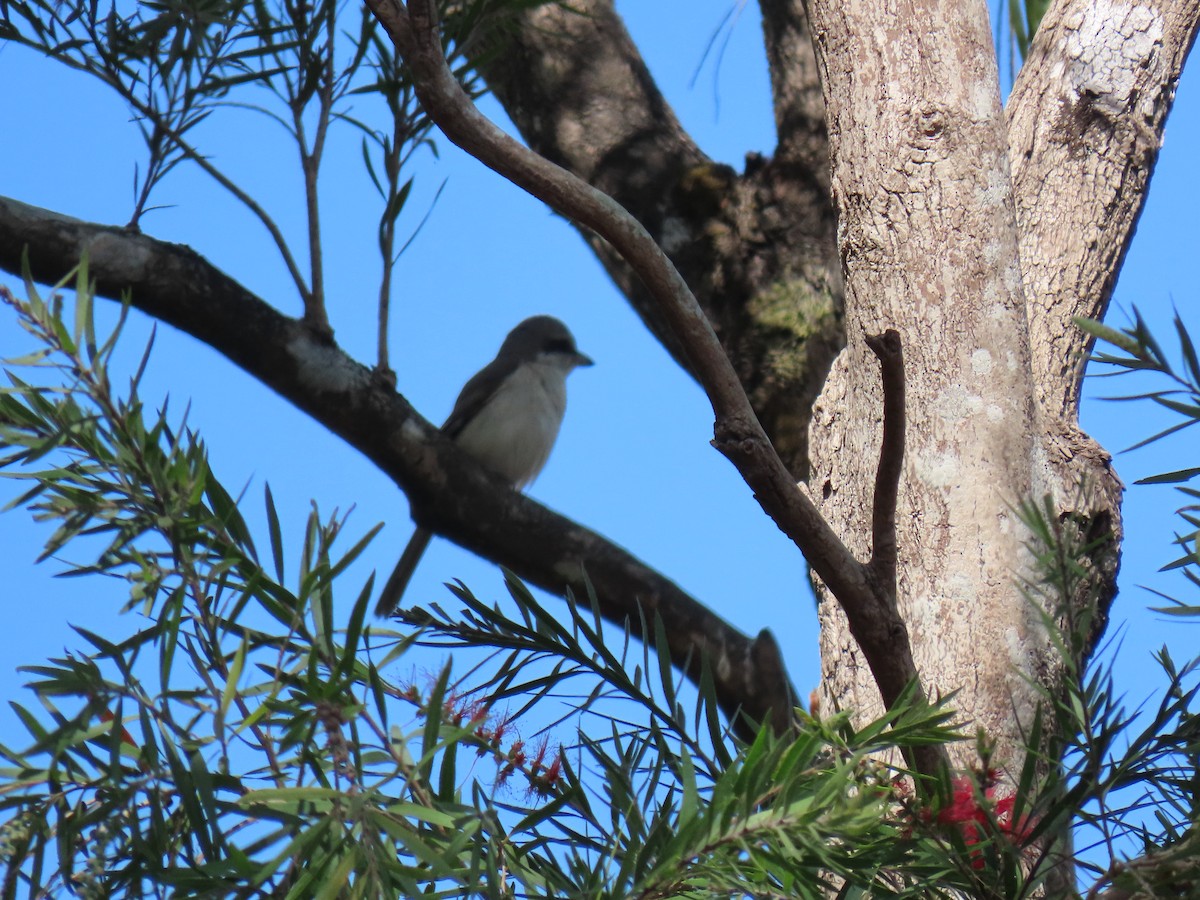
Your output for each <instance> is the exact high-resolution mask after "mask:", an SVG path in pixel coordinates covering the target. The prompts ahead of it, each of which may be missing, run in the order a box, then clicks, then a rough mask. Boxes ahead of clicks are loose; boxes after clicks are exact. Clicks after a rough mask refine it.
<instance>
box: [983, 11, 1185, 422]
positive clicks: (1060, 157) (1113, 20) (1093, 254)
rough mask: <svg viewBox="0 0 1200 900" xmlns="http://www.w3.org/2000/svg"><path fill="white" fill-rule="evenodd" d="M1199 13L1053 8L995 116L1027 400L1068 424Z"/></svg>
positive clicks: (1137, 214)
mask: <svg viewBox="0 0 1200 900" xmlns="http://www.w3.org/2000/svg"><path fill="white" fill-rule="evenodd" d="M1198 26H1200V0H1179V2H1175V3H1166V4H1162V5H1160V6H1158V7H1150V6H1142V5H1137V4H1131V5H1127V6H1116V7H1110V6H1108V5H1105V4H1096V3H1094V2H1092V0H1060V2H1057V3H1054V4H1052V5H1051V6H1050V9H1049V10H1048V11H1047V13H1046V16H1045V17H1044V18H1043V19H1042V22H1041V25H1039V26H1038V31H1037V35H1036V37H1035V38H1034V41H1033V46H1032V47H1031V48H1030V51H1029V57H1028V59H1026V61H1025V64H1024V65H1023V66H1022V67H1021V71H1020V73H1019V74H1018V76H1017V80H1016V83H1015V84H1014V85H1013V91H1012V96H1011V97H1010V98H1009V102H1008V106H1007V121H1008V156H1009V161H1010V163H1011V165H1012V179H1013V195H1014V198H1015V201H1016V207H1017V221H1018V224H1019V225H1020V253H1021V272H1022V276H1023V280H1024V282H1025V295H1026V298H1027V303H1028V309H1029V319H1030V330H1031V333H1032V335H1033V340H1032V341H1031V342H1030V344H1031V349H1032V352H1033V364H1034V373H1035V378H1034V382H1035V384H1036V385H1037V389H1038V399H1039V401H1040V403H1041V404H1042V406H1043V408H1044V410H1045V412H1046V413H1047V414H1048V415H1049V416H1050V417H1052V418H1063V419H1066V420H1068V421H1069V422H1072V423H1073V422H1074V421H1075V418H1076V415H1077V412H1078V405H1079V391H1080V386H1081V383H1082V379H1083V360H1084V356H1085V351H1086V350H1087V348H1088V347H1089V346H1090V341H1089V340H1088V338H1087V336H1086V335H1084V334H1083V333H1082V332H1081V331H1079V329H1077V328H1075V327H1074V326H1073V325H1072V324H1071V317H1072V316H1086V317H1088V318H1093V319H1098V318H1101V317H1102V316H1103V315H1104V311H1105V310H1106V309H1107V308H1108V301H1109V299H1110V297H1111V296H1112V289H1113V286H1114V285H1115V283H1116V278H1117V273H1118V272H1119V271H1120V269H1121V264H1122V262H1123V261H1124V259H1125V253H1126V251H1127V250H1128V249H1129V244H1130V242H1131V241H1132V239H1133V232H1134V228H1135V226H1136V224H1137V220H1138V216H1139V215H1140V214H1141V211H1142V206H1143V204H1144V203H1145V199H1146V194H1147V186H1148V184H1149V181H1150V175H1151V173H1152V172H1153V170H1154V163H1155V161H1156V160H1157V158H1158V150H1159V147H1160V146H1161V143H1162V134H1163V128H1164V126H1165V124H1166V119H1167V114H1168V113H1169V112H1170V111H1171V104H1172V103H1173V101H1174V99H1175V88H1176V85H1177V84H1178V82H1179V76H1180V73H1181V72H1182V71H1183V64H1184V61H1185V60H1186V58H1187V55H1188V52H1189V51H1190V50H1191V47H1192V43H1193V41H1194V40H1195V38H1196V30H1197V27H1198Z"/></svg>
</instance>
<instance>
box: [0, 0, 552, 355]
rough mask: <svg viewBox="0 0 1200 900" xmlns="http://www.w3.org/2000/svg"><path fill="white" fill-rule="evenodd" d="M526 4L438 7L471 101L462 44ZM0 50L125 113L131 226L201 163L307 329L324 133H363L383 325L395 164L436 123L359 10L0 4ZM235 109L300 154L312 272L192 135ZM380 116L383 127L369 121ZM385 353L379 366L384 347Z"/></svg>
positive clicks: (297, 1)
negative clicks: (51, 62)
mask: <svg viewBox="0 0 1200 900" xmlns="http://www.w3.org/2000/svg"><path fill="white" fill-rule="evenodd" d="M533 2H537V0H462V2H458V3H452V4H449V5H448V7H447V9H445V10H444V11H443V17H442V26H443V27H442V34H443V40H444V42H445V44H446V47H447V53H448V57H449V60H450V63H451V65H452V66H453V68H454V71H455V74H456V76H457V77H458V78H459V79H460V80H461V81H462V82H463V84H464V87H466V88H467V90H468V91H469V92H471V93H474V94H478V93H479V91H480V86H479V83H478V79H477V77H476V76H475V74H474V70H473V69H472V68H471V66H470V65H469V64H468V63H467V62H466V56H465V51H466V48H467V47H468V46H470V45H471V44H472V42H476V41H478V39H479V37H478V36H479V33H480V31H481V29H482V28H483V27H485V26H486V27H487V28H489V29H492V30H494V29H496V28H497V27H502V26H503V25H504V23H505V19H506V17H507V16H509V15H510V14H511V13H512V12H514V11H516V10H519V9H522V8H524V7H527V6H529V5H530V4H531V3H533ZM0 41H13V42H15V43H19V44H23V45H25V46H27V47H30V48H32V49H34V50H36V51H38V52H40V53H44V54H46V55H48V56H50V57H51V58H53V59H56V60H58V61H60V62H62V63H63V64H65V65H67V66H70V67H71V68H74V69H77V70H79V71H81V72H84V73H86V74H88V75H91V76H93V77H95V78H97V79H98V80H100V81H101V82H102V83H104V84H105V85H107V86H109V87H110V88H112V89H113V90H114V91H116V93H117V94H118V95H119V96H120V97H121V98H122V100H123V101H124V102H125V103H126V104H127V105H128V107H129V110H130V113H131V116H132V118H133V120H134V121H135V122H136V123H137V126H138V128H139V130H140V133H141V137H142V140H143V142H144V144H145V149H146V161H145V164H144V166H143V167H142V168H141V169H140V170H139V171H135V174H134V198H133V210H132V215H131V219H130V226H131V227H137V225H138V223H139V221H140V220H141V218H142V216H143V214H144V213H145V212H147V211H148V210H150V209H152V208H153V207H151V206H150V205H149V204H150V200H151V195H152V193H153V192H154V190H155V189H156V188H157V187H158V186H159V185H160V184H161V183H162V181H163V179H164V178H166V176H167V175H168V174H170V172H171V171H172V170H174V169H175V168H176V167H177V166H178V165H180V164H181V163H183V162H188V163H191V164H193V165H195V166H198V167H199V168H200V169H201V170H203V171H204V172H205V173H206V174H208V175H209V176H210V177H212V178H213V179H214V180H215V181H216V182H217V183H218V184H219V185H220V186H221V187H222V188H224V189H225V190H227V191H229V192H230V193H231V194H232V195H233V196H234V197H235V198H236V199H237V200H238V201H239V202H240V203H241V204H243V205H244V206H245V208H246V209H247V210H248V211H249V212H250V213H251V214H252V215H253V216H254V217H256V218H257V219H258V220H259V222H260V223H261V224H262V225H263V227H265V228H266V229H267V231H268V232H269V234H270V235H271V238H272V240H273V241H274V243H275V245H276V247H277V249H278V251H279V253H280V256H281V257H282V259H283V262H284V264H285V265H286V267H287V270H288V273H289V275H290V277H291V279H292V281H293V283H294V285H295V287H296V290H297V292H298V294H299V295H300V297H301V299H302V300H303V301H304V304H305V309H306V313H307V314H308V317H309V321H310V322H311V323H313V324H316V325H318V326H321V327H327V322H325V321H324V311H323V304H324V301H325V285H324V276H323V269H324V267H323V262H322V237H321V235H322V230H321V220H320V215H319V204H318V180H319V175H320V172H321V167H322V163H323V159H324V150H325V147H326V143H327V138H328V136H329V133H330V130H331V129H332V128H335V127H349V128H351V129H353V130H355V131H357V132H360V133H361V135H362V137H361V142H362V156H363V160H364V164H365V168H366V172H367V175H368V177H369V179H370V182H371V184H372V185H373V186H374V188H375V190H376V191H377V192H378V194H379V197H380V202H381V208H380V217H379V232H378V233H379V251H380V255H381V258H382V263H383V273H382V279H381V289H380V317H381V320H382V323H383V324H384V325H386V320H387V311H388V302H389V300H390V286H391V273H392V269H393V267H394V265H395V262H396V257H397V256H398V255H399V253H400V252H402V251H403V249H404V248H405V247H406V246H407V243H408V242H407V241H406V242H404V243H403V244H402V245H401V247H400V248H399V250H398V249H397V247H396V243H397V235H396V228H397V222H398V220H399V217H400V215H401V213H402V211H403V209H404V207H405V204H406V203H407V200H408V197H409V195H410V193H411V189H412V185H413V180H412V178H407V179H406V178H404V177H403V176H402V172H403V167H404V164H405V163H406V162H407V161H408V160H409V159H410V157H411V156H412V154H413V153H414V152H416V151H417V150H418V149H420V148H422V147H428V148H433V143H432V141H431V138H430V131H431V129H432V124H431V123H430V121H429V120H428V118H427V117H426V116H425V115H424V113H423V112H422V111H421V109H420V106H419V105H418V103H417V101H416V95H415V92H414V88H413V84H412V82H411V80H410V79H409V78H408V76H407V73H406V72H405V71H404V69H403V68H402V67H401V66H400V65H399V62H398V59H397V57H396V55H395V53H394V51H393V49H392V47H391V44H390V43H389V42H388V41H387V40H386V37H385V36H383V35H382V33H381V31H380V29H379V27H378V24H377V23H376V21H375V19H374V18H373V17H372V16H371V15H370V13H369V12H368V11H367V10H366V9H364V8H362V7H359V6H354V5H349V6H347V5H345V4H342V3H338V2H337V0H314V2H311V3H310V2H306V0H186V2H175V0H162V2H158V0H155V2H135V3H121V4H111V5H101V4H98V3H93V2H87V0H66V2H59V0H0ZM364 103H365V104H366V109H365V111H364V108H363V104H364ZM356 104H358V105H357V106H356ZM376 104H381V105H382V109H380V108H378V107H377V105H376ZM237 110H248V111H253V112H256V113H259V114H261V115H263V116H266V117H267V118H269V119H270V120H272V121H273V122H275V123H278V124H279V125H280V126H282V128H283V130H284V131H285V132H286V133H287V134H288V136H289V138H290V139H291V143H292V144H293V145H294V146H293V147H288V148H286V152H287V153H291V152H294V151H298V155H297V156H296V157H293V158H295V159H296V160H297V162H298V163H299V171H300V174H301V176H302V178H303V184H304V199H305V213H306V223H305V224H306V234H305V241H304V251H305V254H306V255H307V258H308V271H307V272H304V271H302V267H301V263H302V261H303V259H304V255H305V254H301V253H299V252H297V249H296V248H295V247H294V246H293V245H292V244H291V243H289V240H288V238H287V237H286V236H285V233H284V229H283V228H281V227H280V226H279V225H278V224H277V223H276V221H275V219H274V218H273V217H272V216H271V214H270V213H269V212H268V211H267V210H266V209H265V208H264V207H263V206H262V205H261V204H260V203H259V202H258V200H257V199H256V198H255V197H254V196H253V193H252V191H251V190H249V189H247V188H246V187H244V186H242V185H239V184H237V183H236V182H235V181H234V180H233V179H232V178H231V177H230V176H229V174H228V173H226V172H224V171H222V170H221V169H220V168H219V167H218V166H217V164H216V163H215V162H214V160H213V158H212V157H211V156H210V155H208V154H206V153H205V151H204V147H203V141H204V130H203V129H202V128H201V127H200V126H201V125H202V124H203V123H205V122H206V121H208V120H209V118H210V117H211V116H213V115H214V114H217V113H220V114H224V115H227V114H228V113H230V112H233V111H237ZM378 121H385V122H387V123H388V124H387V126H385V127H382V128H381V127H377V126H375V125H372V124H369V123H371V122H378ZM230 124H232V123H230ZM419 228H420V224H418V225H417V226H416V227H415V229H414V232H413V235H414V236H415V232H416V230H419ZM408 240H409V241H411V237H410V238H409V239H408ZM381 332H384V333H385V332H386V328H382V329H381ZM380 354H381V364H384V365H385V364H386V345H385V344H384V343H382V342H381V345H380Z"/></svg>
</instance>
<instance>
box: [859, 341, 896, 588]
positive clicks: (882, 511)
mask: <svg viewBox="0 0 1200 900" xmlns="http://www.w3.org/2000/svg"><path fill="white" fill-rule="evenodd" d="M866 340H867V346H868V347H870V348H871V352H872V353H874V354H875V355H876V356H877V357H878V358H879V363H880V366H881V367H882V370H883V371H882V377H883V440H882V443H881V446H880V448H879V467H878V468H877V469H876V470H875V496H874V507H873V509H872V510H871V561H870V562H869V563H868V564H867V567H868V569H869V571H870V575H871V578H872V580H873V581H874V582H875V585H876V587H877V588H878V589H879V590H881V591H882V592H883V593H884V594H885V596H886V597H887V598H888V599H889V600H890V601H891V602H892V603H895V602H896V500H897V496H898V494H899V491H900V475H901V474H902V473H903V471H904V420H905V412H904V349H903V347H902V346H901V344H900V335H899V333H898V332H897V331H895V330H894V329H891V328H889V329H888V330H887V331H886V332H885V333H884V334H873V335H868V336H867V339H866Z"/></svg>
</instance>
